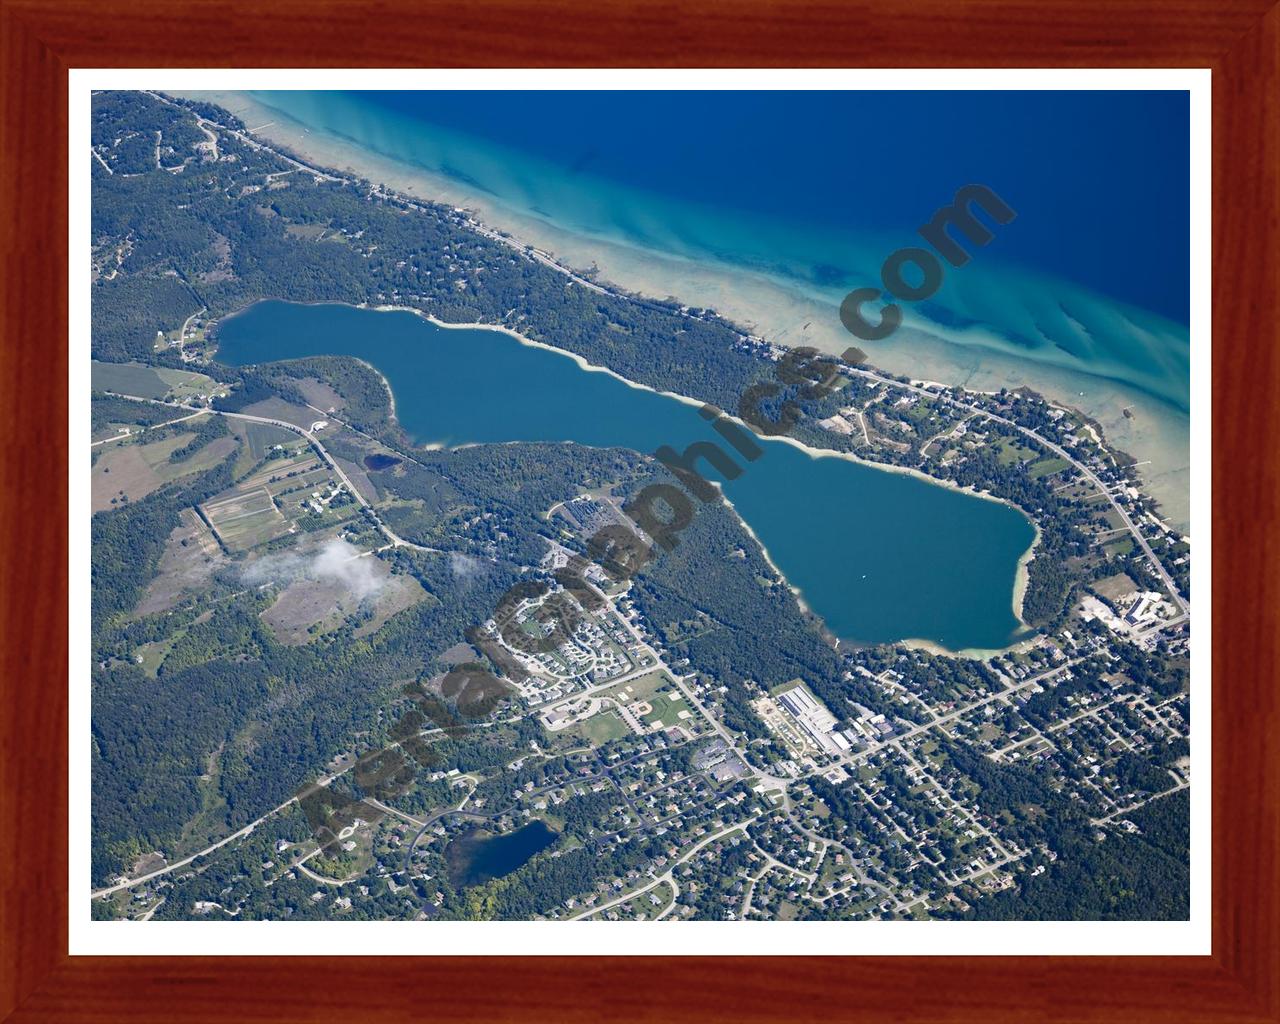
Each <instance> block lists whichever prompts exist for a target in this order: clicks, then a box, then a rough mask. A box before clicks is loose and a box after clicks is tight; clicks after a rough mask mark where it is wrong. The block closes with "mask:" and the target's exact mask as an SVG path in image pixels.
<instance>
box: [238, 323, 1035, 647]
mask: <svg viewBox="0 0 1280 1024" xmlns="http://www.w3.org/2000/svg"><path fill="white" fill-rule="evenodd" d="M218 343H219V350H218V352H219V355H218V357H219V359H220V360H222V361H223V362H226V363H228V364H230V365H246V364H251V363H263V362H271V361H275V360H281V359H295V358H301V357H304V356H314V355H348V356H357V357H359V358H362V359H364V360H366V361H367V362H369V363H371V364H372V365H374V366H375V367H377V368H378V370H380V371H381V372H382V373H383V374H384V375H385V376H386V378H387V380H388V382H389V383H390V385H391V388H392V391H393V392H394V394H395V399H396V413H397V416H398V418H399V420H400V422H401V424H402V426H403V427H404V428H405V430H406V431H407V432H408V433H409V434H410V436H412V437H413V438H414V439H415V440H417V441H419V442H421V443H424V444H426V443H443V444H445V445H450V446H456V445H460V444H466V443H473V442H499V441H575V442H578V443H580V444H585V445H592V446H595V447H615V446H616V447H624V448H630V449H633V450H635V451H638V452H643V453H646V454H649V453H652V452H654V451H655V450H656V449H657V448H659V447H661V446H663V445H670V446H671V447H673V448H675V449H676V450H677V451H684V450H685V448H686V447H687V446H688V445H690V444H692V443H694V442H697V441H708V440H709V441H713V442H717V443H719V444H720V446H721V447H722V448H723V449H724V450H725V451H726V452H729V451H731V449H730V448H729V446H728V444H727V443H725V442H723V441H721V439H720V438H719V436H718V435H717V434H716V433H715V431H714V430H713V429H712V427H711V425H710V424H708V423H707V422H706V420H704V419H703V418H702V417H701V416H700V415H699V412H698V409H697V408H696V407H695V406H692V405H689V404H686V403H684V402H681V401H679V400H677V399H675V398H673V397H670V396H666V395H660V394H657V393H655V392H652V391H647V390H644V389H641V388H636V387H632V386H629V385H627V384H626V383H624V382H622V381H620V380H619V379H618V378H616V377H614V376H612V375H611V374H608V373H604V372H600V371H588V370H584V369H582V368H581V367H580V366H579V365H578V364H577V363H576V362H575V361H574V360H573V359H571V358H569V357H568V356H566V355H563V354H560V353H558V352H554V351H550V350H547V349H542V348H536V347H533V346H529V345H525V344H522V343H521V342H520V341H518V340H517V339H515V338H513V337H511V336H510V335H507V334H504V333H501V332H499V331H493V330H487V329H484V328H462V329H458V328H450V329H445V328H440V327H437V326H435V325H434V324H431V323H429V322H428V321H426V320H424V319H422V318H421V317H418V316H415V315H413V314H411V313H403V312H376V311H373V310H367V309H356V308H354V307H350V306H339V305H298V304H294V303H285V302H275V301H272V302H263V303H259V304H258V305H256V306H253V307H251V308H250V309H248V310H246V311H245V312H243V313H241V314H239V315H237V316H234V317H231V318H228V319H226V320H224V321H222V323H221V325H220V327H219V331H218ZM760 444H761V447H762V448H763V449H764V454H763V455H762V456H761V457H760V458H759V459H757V460H756V461H754V462H750V463H747V462H745V460H741V459H736V460H735V461H737V462H738V464H739V465H740V466H741V469H742V472H741V475H740V476H738V478H737V479H735V480H723V478H721V477H720V476H719V475H718V474H716V473H715V472H714V470H712V469H710V468H709V467H707V466H706V463H705V462H702V463H699V467H700V468H702V469H703V471H704V472H705V473H706V475H707V476H708V478H709V479H713V480H718V481H720V482H721V483H722V484H723V487H724V492H725V495H726V496H727V497H728V498H729V500H730V501H732V503H733V505H734V507H735V508H736V509H737V511H738V513H739V514H740V515H741V516H742V518H743V520H744V521H745V522H746V523H747V524H748V525H749V526H750V527H751V528H752V530H753V531H754V533H755V534H756V536H757V537H758V538H759V540H760V542H761V543H762V544H763V545H764V547H765V548H766V549H767V550H768V552H769V555H770V557H771V558H772V559H773V561H774V563H775V564H776V565H777V566H778V568H779V569H780V570H781V572H782V573H783V574H784V575H785V576H786V578H787V580H788V582H789V583H790V584H791V585H792V586H794V587H796V588H797V589H799V590H800V591H801V592H802V594H803V597H804V599H805V601H806V602H807V603H808V605H809V606H810V607H811V608H812V609H813V610H814V612H816V613H817V614H818V615H820V616H821V617H822V619H823V620H824V621H825V623H826V625H827V626H828V628H829V629H830V630H831V631H832V632H833V633H835V634H836V635H837V636H839V637H842V638H844V639H848V640H851V641H856V642H864V643H879V642H888V641H893V640H900V639H922V640H929V641H933V642H935V643H938V644H941V645H942V646H944V647H947V648H948V649H950V650H964V649H994V648H999V647H1002V646H1005V645H1006V644H1007V643H1008V642H1009V641H1010V638H1011V637H1012V636H1014V635H1015V634H1016V633H1017V632H1018V631H1019V630H1020V628H1021V627H1020V624H1019V622H1018V620H1017V619H1016V618H1015V616H1014V614H1013V602H1012V596H1013V585H1014V579H1015V574H1016V570H1017V563H1018V560H1019V558H1020V557H1021V556H1022V555H1023V553H1024V552H1025V551H1026V550H1027V549H1028V548H1029V547H1030V545H1031V543H1032V542H1033V540H1034V530H1033V528H1032V527H1031V524H1030V523H1029V522H1028V521H1027V519H1026V518H1025V517H1024V516H1023V515H1022V513H1021V512H1019V511H1017V510H1016V509H1013V508H1011V507H1009V506H1007V505H1003V504H1000V503H997V502H994V501H989V500H986V499H982V498H978V497H975V496H973V495H969V494H965V493H962V492H959V491H956V490H953V489H949V488H946V487H942V486H940V485H936V484H932V483H929V482H928V481H926V480H923V479H921V478H918V477H914V476H910V475H907V474H903V473H897V472H891V471H888V470H884V469H878V468H875V467H872V466H868V465H862V464H858V463H855V462H852V461H850V460H848V459H844V458H837V457H813V456H811V455H809V454H807V453H806V452H804V451H802V450H800V449H798V448H796V447H794V446H793V445H789V444H786V443H784V442H782V441H778V440H768V439H762V440H761V441H760ZM663 557H678V549H677V552H676V553H675V554H674V555H672V556H663ZM762 628H767V624H763V623H762Z"/></svg>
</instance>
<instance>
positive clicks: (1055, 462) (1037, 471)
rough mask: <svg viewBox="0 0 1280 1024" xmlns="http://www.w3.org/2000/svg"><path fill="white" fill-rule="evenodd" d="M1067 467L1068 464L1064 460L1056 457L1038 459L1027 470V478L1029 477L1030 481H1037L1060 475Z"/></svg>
mask: <svg viewBox="0 0 1280 1024" xmlns="http://www.w3.org/2000/svg"><path fill="white" fill-rule="evenodd" d="M1068 465H1070V463H1068V462H1067V460H1066V459H1061V458H1058V457H1057V456H1056V455H1055V456H1054V457H1053V458H1044V459H1040V460H1039V461H1038V462H1036V463H1033V464H1032V465H1031V467H1030V468H1029V469H1028V470H1027V476H1029V477H1031V479H1032V480H1039V479H1040V478H1041V477H1046V476H1053V474H1054V473H1061V472H1062V471H1063V470H1064V469H1066V468H1067V466H1068Z"/></svg>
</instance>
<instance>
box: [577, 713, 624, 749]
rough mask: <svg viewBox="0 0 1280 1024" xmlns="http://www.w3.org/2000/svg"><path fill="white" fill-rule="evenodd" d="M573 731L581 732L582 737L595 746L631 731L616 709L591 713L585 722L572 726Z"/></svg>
mask: <svg viewBox="0 0 1280 1024" xmlns="http://www.w3.org/2000/svg"><path fill="white" fill-rule="evenodd" d="M574 731H575V732H578V733H581V735H582V736H583V738H584V739H586V740H587V741H588V742H590V743H593V744H594V745H596V746H600V745H601V744H603V743H608V742H609V741H610V740H617V739H621V738H622V737H623V736H626V735H627V734H628V733H629V732H631V730H630V729H628V728H627V723H626V722H624V721H623V720H622V719H621V718H620V717H619V716H618V713H617V712H616V711H602V712H601V713H600V714H598V715H592V716H591V717H590V718H588V719H587V720H586V721H585V722H582V723H580V724H579V725H576V726H574Z"/></svg>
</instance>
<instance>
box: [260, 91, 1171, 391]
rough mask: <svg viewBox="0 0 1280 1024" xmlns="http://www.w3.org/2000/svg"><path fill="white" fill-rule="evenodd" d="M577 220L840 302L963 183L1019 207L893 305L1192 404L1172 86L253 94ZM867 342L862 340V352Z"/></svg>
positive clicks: (543, 211)
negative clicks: (918, 297)
mask: <svg viewBox="0 0 1280 1024" xmlns="http://www.w3.org/2000/svg"><path fill="white" fill-rule="evenodd" d="M252 96H253V99H254V100H255V101H257V102H258V103H261V104H263V105H265V106H267V107H270V108H272V109H274V110H277V111H279V112H281V113H283V114H285V115H287V116H288V117H290V118H292V119H294V120H296V121H298V122H300V123H301V124H303V125H306V126H308V128H309V129H310V130H312V131H315V132H317V133H320V134H326V133H327V134H330V135H333V136H336V137H340V138H342V139H346V140H349V141H351V142H354V143H356V144H357V145H359V146H360V147H362V148H364V149H366V150H368V151H370V152H373V153H377V154H381V155H383V156H386V157H390V158H392V159H394V160H396V161H398V162H399V163H401V164H403V165H405V166H408V167H419V168H422V169H424V170H426V171H428V172H430V173H431V174H434V175H440V176H443V177H444V178H446V179H449V180H452V181H453V182H455V183H460V184H463V185H465V186H466V187H468V188H471V189H475V190H478V191H479V192H482V193H484V194H485V195H486V196H489V197H492V198H493V199H494V200H496V201H497V202H498V203H500V204H502V205H503V206H505V207H508V208H510V209H512V210H516V211H519V212H521V213H522V214H524V215H527V216H532V217H535V218H538V219H541V220H544V221H546V222H548V223H550V224H553V225H555V226H557V227H559V228H562V229H564V230H566V231H569V232H571V233H575V234H577V235H580V236H583V237H587V238H600V239H603V240H608V241H611V242H617V243H620V244H623V245H626V246H629V247H632V248H635V249H638V250H641V251H648V252H653V253H661V254H667V255H672V256H675V257H677V258H679V259H689V260H696V261H714V262H715V263H717V264H719V265H727V266H731V267H739V268H742V269H744V270H749V271H751V272H753V273H757V274H763V275H765V276H768V277H770V278H772V279H775V280H778V281H781V282H783V283H784V284H785V285H786V286H787V287H788V288H790V289H792V290H795V291H797V292H799V293H801V294H804V295H806V296H808V297H810V298H814V299H817V300H819V301H821V302H824V303H830V304H836V305H838V303H839V301H840V297H841V296H843V294H844V293H845V292H847V291H848V290H849V289H850V288H853V287H861V286H866V285H878V282H879V278H880V273H879V271H880V265H881V262H882V261H883V259H884V258H885V257H886V256H888V255H889V254H890V253H891V252H893V251H894V250H896V249H898V248H899V247H901V246H903V245H919V244H921V243H920V241H919V239H918V237H917V235H916V230H917V229H918V228H919V227H920V225H922V224H924V223H925V222H926V221H927V220H928V219H929V218H930V217H931V216H932V214H933V212H934V211H935V210H936V209H938V208H939V207H941V206H943V205H946V204H948V203H949V202H950V201H951V198H952V197H953V196H954V194H955V192H956V190H957V189H958V188H960V187H961V186H962V185H965V184H969V183H973V182H976V183H981V184H984V185H987V186H989V187H990V188H992V189H994V190H995V191H996V192H997V193H998V194H999V195H1000V196H1001V197H1002V198H1003V199H1004V200H1005V201H1006V202H1007V203H1008V204H1009V205H1010V206H1011V207H1012V208H1013V209H1014V210H1016V211H1017V213H1018V216H1017V219H1016V220H1015V221H1013V222H1012V223H1010V224H1009V225H1007V226H1005V227H1000V228H998V229H997V230H996V239H995V240H994V242H993V243H992V244H991V245H990V246H988V247H987V248H984V249H975V250H973V251H974V252H975V256H974V258H973V260H972V261H971V262H970V263H969V264H968V265H966V266H965V267H963V268H959V269H952V268H948V271H947V273H946V275H945V278H944V282H943V286H942V289H941V290H940V291H939V292H938V293H937V295H936V296H934V297H933V299H931V300H930V301H929V302H927V303H917V304H908V308H907V315H908V318H909V319H908V323H909V324H914V325H916V326H920V327H923V328H924V329H926V330H933V331H936V332H937V333H939V334H941V335H942V336H944V337H946V338H947V339H948V340H949V341H952V342H954V343H955V344H957V345H960V346H965V347H968V348H969V349H972V350H974V352H975V353H978V352H980V351H981V350H982V349H983V348H992V349H995V350H997V351H1000V352H1003V353H1005V354H1007V355H1013V356H1016V357H1017V358H1019V359H1025V360H1028V361H1032V362H1036V363H1040V364H1044V365H1047V366H1053V367H1061V368H1066V369H1072V370H1077V371H1081V372H1084V373H1088V374H1092V375H1096V376H1098V377H1101V378H1105V379H1107V380H1110V381H1116V382H1122V383H1124V384H1127V385H1130V386H1132V387H1134V388H1136V389H1138V390H1139V391H1141V392H1143V393H1145V394H1147V395H1150V396H1153V397H1155V398H1157V399H1160V400H1161V401H1162V402H1164V403H1167V405H1168V406H1169V407H1170V408H1171V409H1173V410H1180V411H1182V412H1185V411H1186V410H1187V409H1188V407H1189V397H1188V396H1189V372H1188V366H1189V362H1188V346H1189V333H1188V330H1187V323H1188V309H1189V296H1190V285H1189V251H1190V250H1189V245H1190V242H1189V227H1188V217H1187V210H1188V207H1189V198H1190V183H1189V182H1190V179H1189V153H1188V150H1189V138H1190V134H1189V133H1190V127H1189V125H1190V114H1189V110H1190V108H1189V100H1188V96H1187V94H1186V93H1185V92H1178V91H1145V90H1133V91H1128V90H1124V91H1112V90H1100V91H1055V90H1044V91H1038V90H1017V91H1007V90H974V91H964V90H942V91H837V90H819V91H785V90H781V91H757V90H745V91H722V90H708V91H662V90H657V91H606V90H587V91H555V90H545V91H544V90H529V91H518V92H513V91H506V90H494V91H450V92H433V91H419V92H413V91H380V92H304V91H295V92H284V91H277V92H255V93H253V94H252ZM872 354H873V356H874V352H873V353H872Z"/></svg>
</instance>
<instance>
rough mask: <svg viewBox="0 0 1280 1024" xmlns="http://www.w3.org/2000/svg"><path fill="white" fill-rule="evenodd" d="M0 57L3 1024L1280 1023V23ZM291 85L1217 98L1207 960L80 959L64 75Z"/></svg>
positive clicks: (217, 27)
mask: <svg viewBox="0 0 1280 1024" xmlns="http://www.w3.org/2000/svg"><path fill="white" fill-rule="evenodd" d="M0 52H2V53H3V82H4V84H3V101H2V104H0V105H2V107H3V145H2V150H3V151H2V153H0V194H2V195H3V203H2V208H3V216H4V221H3V228H2V229H0V236H2V237H3V240H4V247H5V273H4V283H3V288H4V293H3V294H4V301H3V304H2V315H3V321H4V335H3V344H2V345H0V417H2V419H3V436H4V437H5V438H6V441H7V443H6V445H5V451H4V456H3V463H0V465H2V466H3V481H4V484H3V488H2V489H0V494H3V518H2V520H0V522H2V524H3V546H2V547H0V552H2V553H3V554H2V555H0V573H2V574H3V587H2V588H0V623H2V626H0V629H2V630H3V632H2V634H0V636H2V637H3V639H2V641H0V659H3V661H2V665H3V667H2V669H0V690H2V692H3V699H2V704H0V798H2V801H3V802H2V804H0V807H2V817H0V836H3V838H4V844H3V848H4V856H3V857H0V877H2V883H0V893H2V895H0V900H2V902H0V933H2V934H0V977H2V982H0V1019H4V1020H13V1021H75V1020H91V1019H92V1020H110V1021H115V1020H130V1021H135V1022H142V1021H157V1022H170V1021H176V1020H184V1021H205V1020H236V1021H258V1020H261V1021H273V1022H275V1021H282V1020H317V1021H318V1020H332V1019H340V1018H344V1017H345V1018H347V1019H353V1020H361V1021H375V1020H378V1021H381V1020H388V1021H390V1020H402V1019H411V1018H417V1017H430V1018H432V1019H446V1020H451V1019H458V1020H463V1019H465V1020H514V1019H525V1018H528V1019H546V1020H556V1021H563V1022H569V1021H578V1020H581V1021H597V1020H605V1019H621V1020H654V1021H666V1020H673V1019H691V1020H692V1019H697V1020H702V1021H709V1020H736V1021H744V1020H775V1019H776V1020H791V1021H798V1020H810V1019H812V1020H818V1019H825V1020H831V1019H837V1020H838V1019H848V1018H857V1019H859V1020H934V1021H943V1020H946V1021H960V1020H1009V1021H1019V1022H1024V1021H1035V1020H1082V1021H1083V1020H1090V1021H1094V1020H1096V1021H1102V1020H1113V1019H1114V1020H1121V1019H1124V1020H1139V1021H1141V1020H1155V1019H1158V1020H1162V1021H1207V1020H1233V1021H1274V1020H1278V1019H1280V956H1277V952H1276V950H1277V944H1278V943H1280V889H1277V884H1276V883H1277V866H1278V865H1277V840H1278V839H1280V817H1278V815H1280V807H1278V804H1277V781H1278V776H1280V757H1277V755H1276V739H1275V737H1276V736H1277V735H1278V734H1280V721H1278V716H1277V706H1276V705H1277V696H1276V682H1277V678H1278V675H1277V666H1278V664H1280V660H1278V657H1277V655H1278V653H1280V622H1278V621H1277V603H1278V602H1277V593H1276V590H1277V582H1278V581H1280V540H1278V539H1277V537H1278V536H1280V535H1277V533H1276V530H1277V522H1276V511H1277V504H1278V502H1280V479H1278V477H1277V470H1278V469H1280V455H1277V447H1276V438H1277V436H1280V400H1278V399H1280V357H1277V355H1276V349H1275V342H1276V340H1277V339H1276V335H1277V325H1278V324H1280V310H1278V309H1277V303H1278V302H1280V296H1278V293H1280V289H1277V287H1276V284H1277V279H1278V277H1280V263H1278V261H1277V234H1276V227H1277V217H1278V216H1280V203H1278V199H1280V129H1278V127H1277V126H1278V119H1280V7H1277V6H1271V5H1270V4H1269V3H1268V2H1258V0H1232V2H1225V3H1224V2H1221V0H1216V2H1211V0H1184V2H1182V3H1180V4H1176V5H1168V4H1158V3H1152V2H1148V0H1136V2H1130V0H1121V2H1117V3H1105V4H1104V3H1099V2H1095V0H1084V2H1078V0H1077V2H1071V3H1068V2H1063V0H1045V2H1040V3H1034V4H1033V3H1027V2H1020V0H996V2H990V0H962V2H960V3H943V2H941V0H922V2H905V0H889V2H887V3H884V4H879V5H872V6H841V5H832V4H823V3H819V2H816V0H775V2H763V0H742V2H740V3H737V4H734V5H731V6H729V5H723V4H722V5H715V4H711V3H692V2H689V3H685V4H681V5H656V4H644V3H638V2H637V3H618V2H604V3H592V4H586V3H579V2H576V0H549V2H538V0H501V2H492V3H484V4H481V5H472V6H468V5H459V4H449V5H445V4H439V3H427V4H410V3H406V2H404V0H390V2H387V3H381V4H367V3H364V2H361V0H354V2H350V3H338V2H334V0H312V2H307V3H302V2H299V0H278V2H276V3H273V4H269V5H254V4H249V3H245V2H243V0H234V2H226V3H219V4H206V3H191V4H172V3H161V2H158V0H133V2H112V0H104V2H98V3H87V2H85V0H67V2H54V0H25V2H23V0H0ZM282 65H283V66H315V67H323V66H334V67H376V66H387V67H410V66H423V67H431V66H476V65H483V66H491V67H520V66H570V67H601V66H609V65H620V66H632V67H648V66H659V65H662V66H667V65H669V66H719V67H750V66H811V67H857V66H864V67H886V66H900V67H947V66H962V67H1078V66H1097V67H1208V68H1211V69H1212V72H1213V79H1212V88H1213V176H1214V181H1213V193H1214V198H1213V229H1214V230H1213V264H1214V271H1215V278H1214V287H1213V297H1214V331H1215V336H1214V339H1213V340H1214V346H1213V438H1214V453H1215V462H1216V470H1215V473H1214V478H1213V503H1214V511H1213V532H1214V533H1215V535H1216V537H1217V545H1216V547H1217V550H1216V552H1215V558H1214V566H1213V587H1212V611H1213V616H1212V618H1213V749H1214V757H1213V825H1214V829H1213V952H1212V955H1211V956H1207V957H1185V958H1157V957H1142V956H1135V957H1097V958H1067V957H1061V958H1056V957H1038V958H1030V957H1028V958H996V957H991V958H976V957H948V958H930V959H925V958H910V957H894V958H889V957H885V958H788V959H785V960H779V961H777V962H775V963H770V964H766V963H762V962H759V961H757V960H754V959H753V960H743V959H735V958H716V957H698V958H681V959H674V958H673V959H668V960H664V961H663V963H662V964H661V970H662V972H663V979H664V980H663V984H662V986H660V987H658V988H650V987H648V986H642V985H637V984H635V983H634V979H635V977H636V972H637V970H638V969H643V968H644V966H645V965H643V964H638V963H636V962H635V961H636V958H588V959H575V958H571V957H558V958H544V957H519V958H513V957H503V958H439V959H431V958H393V957H360V956H342V957H335V958H323V959H321V958H311V957H305V958H304V957H288V956H281V957H254V958H231V957H226V958H213V957H189V958H176V957H175V958H142V957H139V958H132V957H79V956H77V957H72V956H69V955H68V952H67V916H68V892H67V877H68V871H67V856H68V854H67V814H66V807H67V794H68V785H67V753H68V747H67V731H68V730H67V721H68V689H67V686H68V654H67V651H68V636H67V631H68V614H67V613H68V609H67V580H68V554H67V552H68V522H67V519H66V518H64V514H63V513H64V510H65V509H66V507H67V473H66V467H67V460H68V434H67V420H68V409H67V369H68V365H67V359H68V354H67V353H68V349H67V331H68V303H67V297H68V281H67V267H68V251H67V245H68V230H67V225H68V212H67V186H68V180H67V166H68V161H67V153H68V149H67V147H68V138H67V110H68V106H67V104H68V69H70V68H74V67H147V66H171V67H202V66H210V67H219V66H225V67H252V66H259V67H262V66H282ZM70 528H71V529H80V528H82V524H80V523H78V522H73V523H71V526H70ZM77 571H83V567H80V568H79V569H78V570H77ZM1201 600H1202V601H1203V600H1204V598H1203V596H1202V597H1201Z"/></svg>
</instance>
